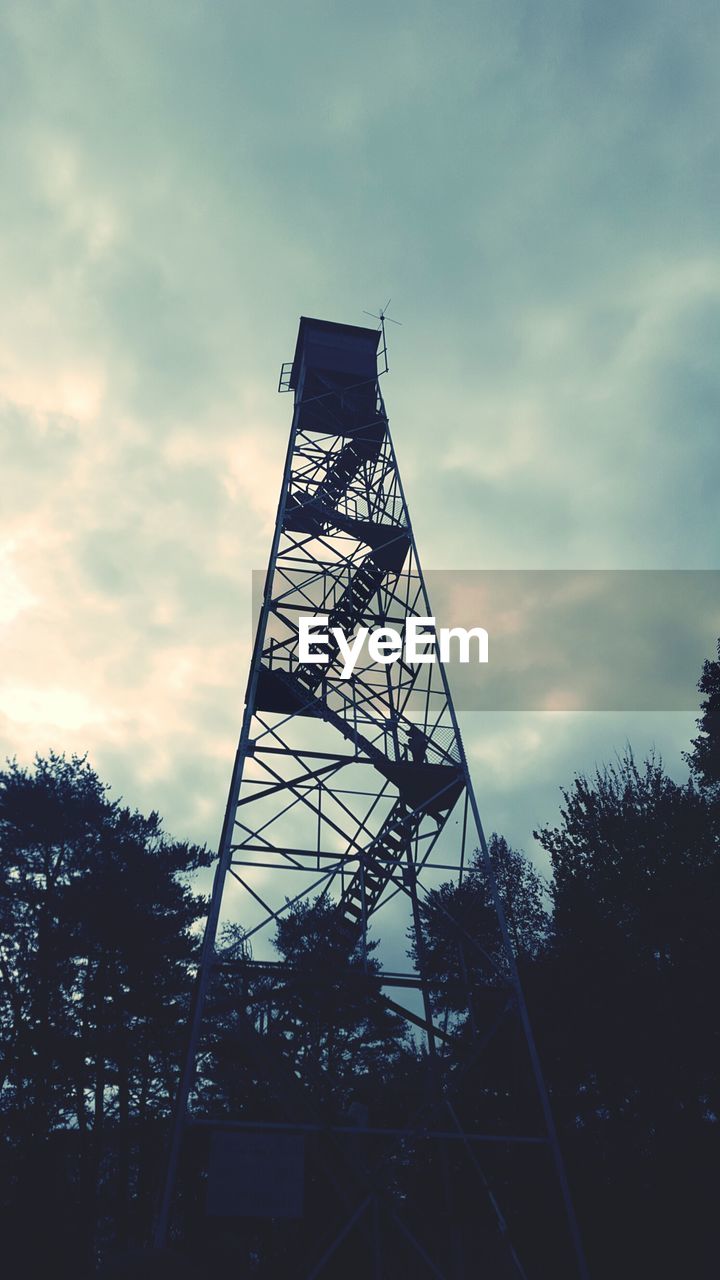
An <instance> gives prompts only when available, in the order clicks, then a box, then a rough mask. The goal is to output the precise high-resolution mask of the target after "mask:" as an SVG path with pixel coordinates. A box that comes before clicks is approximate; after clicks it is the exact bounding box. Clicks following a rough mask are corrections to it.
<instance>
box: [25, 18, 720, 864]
mask: <svg viewBox="0 0 720 1280" xmlns="http://www.w3.org/2000/svg"><path fill="white" fill-rule="evenodd" d="M719 27H720V11H719V10H718V7H717V4H716V3H709V2H708V3H705V2H704V0H689V2H687V0H674V2H673V3H665V4H658V3H657V0H647V3H638V2H636V0H622V2H619V0H618V2H616V0H602V3H600V0H585V2H584V3H583V2H582V0H545V2H544V3H538V0H527V3H520V2H519V0H492V2H491V3H484V2H483V0H473V2H472V3H470V2H468V3H444V4H440V3H422V2H421V3H417V2H415V3H402V2H399V3H398V2H396V3H393V4H388V3H387V0H386V2H385V3H383V4H379V3H375V2H374V0H369V2H368V3H365V4H364V5H356V4H353V5H351V4H349V3H348V4H343V3H335V4H331V3H327V2H324V3H317V2H313V0H306V3H304V4H297V3H290V0H287V2H286V3H280V4H278V3H273V2H272V0H269V2H268V3H267V4H265V5H258V4H256V3H253V4H250V3H248V2H245V0H235V2H234V3H222V2H221V0H213V3H207V2H205V3H193V2H192V0H165V2H163V0H153V3H151V4H150V3H147V2H146V0H143V2H142V3H140V2H134V0H122V2H121V0H109V2H105V3H102V2H100V3H93V2H92V0H83V2H82V3H80V2H74V0H67V2H66V0H58V2H55V3H53V2H50V3H43V2H41V0H33V2H32V3H28V2H27V0H23V2H22V3H13V2H12V0H5V3H4V4H3V5H2V9H1V10H0V96H1V98H2V111H1V112H0V142H1V146H2V167H1V170H0V184H1V188H0V280H1V282H2V287H1V288H0V424H1V425H0V467H1V475H2V487H1V489H0V621H1V622H2V639H1V641H0V750H1V751H2V752H3V753H4V754H12V753H17V755H18V757H19V758H20V759H23V760H25V759H29V758H30V757H31V756H32V754H33V752H34V751H35V750H41V751H44V750H46V749H47V748H48V747H50V746H54V747H55V748H57V749H58V750H66V751H72V750H75V751H80V752H84V751H86V750H87V751H88V752H89V753H90V757H91V760H92V762H93V763H94V764H95V766H96V767H97V768H98V770H99V772H100V773H101V775H102V776H103V777H104V778H105V779H106V780H107V781H108V782H109V783H110V784H111V785H112V787H113V789H114V791H115V792H116V793H122V794H123V795H124V797H125V799H126V800H127V801H128V802H129V803H131V804H133V805H138V806H140V807H142V808H145V809H147V808H151V807H157V808H159V809H160V811H161V812H162V813H163V814H164V816H165V819H166V823H167V826H168V827H169V828H170V830H171V831H172V832H173V833H175V834H176V835H178V836H192V837H195V838H199V839H202V840H207V841H208V842H210V843H212V844H214V843H215V841H216V838H217V834H218V831H219V827H220V821H221V817H222V811H223V807H224V800H225V792H226V789H227V784H228V780H229V774H230V769H231V764H232V757H233V752H234V748H235V741H236V737H237V734H238V731H239V726H240V719H241V713H242V698H243V693H244V688H245V678H246V666H247V661H248V655H249V645H250V593H251V576H250V575H251V570H252V569H253V568H258V567H261V566H262V565H263V564H264V563H265V561H266V558H267V553H268V549H269V543H270V537H271V531H272V521H273V517H274V510H275V505H276V501H277V493H278V487H279V483H280V477H281V468H282V462H283V456H284V449H285V444H286V439H287V432H288V429H289V425H290V414H291V404H290V398H289V397H279V396H277V395H276V393H275V392H276V385H277V376H278V370H279V366H280V364H281V362H282V361H283V360H286V359H289V358H290V356H291V355H292V351H293V348H294V343H295V336H296V331H297V321H298V317H299V315H300V314H308V315H317V316H322V317H325V318H327V319H332V320H340V321H345V322H349V323H353V324H358V323H359V324H362V323H366V322H367V320H366V318H365V317H364V316H363V309H365V308H367V309H369V310H375V309H376V308H377V306H378V305H379V304H381V303H383V302H384V301H385V300H386V299H387V298H388V297H390V296H391V297H392V299H393V304H392V308H391V312H392V314H395V315H396V316H397V318H398V319H399V320H401V321H402V324H403V327H402V328H393V329H392V332H391V340H392V350H391V365H392V368H391V372H390V374H389V375H388V377H387V378H386V379H385V381H384V392H385V396H386V400H387V406H388V411H389V414H390V419H391V427H392V430H393V436H394V440H395V445H396V448H397V451H398V456H399V461H400V464H401V467H402V471H403V477H404V481H405V486H406V490H407V496H408V501H409V503H410V508H411V513H412V516H413V519H414V523H415V530H416V535H417V538H418V543H419V548H420V553H421V558H422V560H423V563H424V565H425V567H427V568H434V569H444V568H450V567H452V568H467V569H476V568H517V569H528V568H533V569H539V568H663V569H667V568H715V567H717V566H718V562H719V557H718V522H717V488H718V474H719V464H720V433H719V432H718V424H717V410H718V390H719V388H718V382H719V379H720V372H719V365H718V358H717V352H718V345H719V342H718V340H719V338H720V258H718V239H719V236H720V217H719V216H718V211H719V209H720V199H719V196H720V190H719V187H720V181H719V174H720V164H719V159H720V157H719V156H718V133H719V132H720V101H719V99H720V81H719V73H718V68H719V67H720V41H719V39H718V36H719ZM708 656H710V655H709V654H708ZM693 718H694V717H693V715H692V714H686V713H676V714H674V715H669V714H665V715H662V716H661V715H640V714H634V715H632V716H631V715H623V714H622V713H615V714H612V715H611V714H609V713H606V714H602V715H595V716H586V715H578V714H549V713H533V714H532V715H531V714H522V713H513V714H512V715H509V714H508V715H502V716H501V715H500V714H499V713H493V714H488V715H485V716H481V715H478V714H473V715H469V714H468V715H466V716H465V717H464V718H463V726H464V729H465V734H466V739H467V743H468V747H469V749H470V751H471V757H472V763H473V769H474V775H475V779H476V783H477V789H478V792H479V796H480V800H481V805H482V808H483V811H484V813H485V815H486V819H487V825H488V827H489V828H491V829H492V828H501V829H503V830H505V832H506V833H507V834H508V835H509V836H510V837H511V838H512V839H514V840H515V841H517V842H518V843H524V844H525V846H526V847H530V835H529V833H530V831H531V830H532V827H533V826H534V825H537V824H539V823H543V822H546V821H548V820H549V819H552V817H553V815H554V814H555V813H556V811H557V802H558V787H559V785H560V784H562V783H567V782H568V781H569V780H570V778H571V776H572V772H573V770H574V769H575V768H576V767H577V768H592V767H593V765H594V763H595V762H596V761H598V762H599V761H601V760H602V759H604V758H608V757H610V756H611V755H612V753H613V751H614V750H615V749H622V748H623V746H624V743H625V741H626V740H627V739H630V741H632V743H633V744H634V745H635V747H636V749H637V751H638V753H640V754H642V753H643V752H644V751H645V750H646V749H647V748H648V746H649V745H650V744H651V743H652V742H655V743H656V745H657V746H658V747H659V748H660V749H661V750H662V751H663V753H664V755H665V757H666V760H667V764H668V767H669V768H670V769H671V771H672V772H674V773H675V774H677V776H682V774H683V764H682V760H681V755H680V753H681V750H682V748H683V747H684V746H686V745H687V741H688V738H689V736H690V734H691V731H692V727H693Z"/></svg>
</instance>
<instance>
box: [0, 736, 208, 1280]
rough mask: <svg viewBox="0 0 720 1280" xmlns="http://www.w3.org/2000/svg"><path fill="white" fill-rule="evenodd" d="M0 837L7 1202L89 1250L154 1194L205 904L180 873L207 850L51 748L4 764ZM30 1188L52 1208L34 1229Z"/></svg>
mask: <svg viewBox="0 0 720 1280" xmlns="http://www.w3.org/2000/svg"><path fill="white" fill-rule="evenodd" d="M0 853H1V865H0V1020H1V1021H2V1026H3V1031H4V1033H5V1034H4V1037H3V1039H4V1046H5V1047H4V1054H3V1082H4V1083H3V1089H2V1093H1V1094H0V1099H1V1105H2V1109H3V1112H4V1119H5V1131H6V1133H7V1135H8V1138H7V1142H8V1144H9V1145H8V1147H7V1148H6V1157H7V1158H8V1160H10V1159H11V1162H12V1165H13V1168H14V1169H15V1175H14V1179H11V1180H10V1185H6V1188H5V1194H4V1207H5V1212H6V1215H7V1218H8V1221H9V1222H10V1221H11V1222H12V1223H13V1224H14V1226H15V1228H16V1229H17V1231H18V1232H22V1231H23V1230H26V1231H27V1232H28V1236H27V1240H34V1244H35V1245H36V1246H37V1247H38V1248H47V1250H48V1251H49V1253H51V1254H55V1253H57V1241H56V1240H54V1239H53V1229H54V1230H56V1231H60V1230H61V1229H62V1227H63V1224H64V1223H68V1222H72V1226H73V1230H74V1231H75V1233H76V1235H77V1236H78V1240H79V1242H80V1244H83V1245H84V1248H85V1260H87V1259H89V1258H91V1257H92V1256H94V1252H95V1249H96V1247H99V1246H100V1245H102V1243H103V1241H104V1240H107V1239H108V1238H110V1237H113V1238H114V1239H115V1240H117V1241H119V1242H120V1243H123V1242H126V1241H127V1240H128V1239H129V1238H130V1236H131V1234H132V1230H133V1226H135V1228H136V1229H138V1226H139V1224H137V1223H135V1224H133V1221H132V1218H131V1197H132V1193H133V1191H135V1192H136V1193H138V1192H139V1193H141V1199H142V1198H143V1194H145V1199H146V1200H147V1195H146V1193H147V1184H148V1182H149V1181H150V1180H151V1179H152V1177H153V1174H154V1169H153V1162H154V1159H155V1152H154V1145H155V1129H156V1127H157V1122H158V1121H159V1120H161V1119H162V1118H163V1117H164V1116H165V1115H166V1113H167V1111H168V1108H169V1103H170V1098H171V1093H172V1089H173V1084H174V1078H175V1073H176V1070H177V1065H178V1063H177V1060H178V1054H179V1039H178V1037H179V1034H180V1027H181V1024H182V1021H183V1020H184V1015H185V1008H186V1001H187V995H188V987H189V983H190V968H191V965H192V963H193V960H194V956H195V949H196V940H195V935H194V933H193V931H192V930H193V926H194V924H195V923H196V921H197V920H198V918H199V917H200V916H201V915H202V913H203V911H204V904H203V901H202V899H200V898H198V897H197V896H196V895H195V893H194V892H193V890H192V888H191V887H190V884H189V883H188V881H187V877H188V876H189V875H190V874H192V873H194V872H195V871H196V870H197V869H198V868H199V867H201V866H204V865H207V863H208V861H209V856H208V854H207V852H206V851H205V850H204V849H201V848H199V847H198V846H194V845H190V844H187V843H182V842H177V841H173V840H170V839H168V838H167V837H166V836H165V835H164V834H163V831H162V825H161V822H160V819H159V817H158V815H157V814H156V813H151V814H150V815H149V816H148V817H144V816H143V815H141V814H140V813H137V812H133V811H131V810H130V809H128V808H127V807H124V806H122V805H121V804H120V802H119V801H115V800H111V799H109V797H108V795H107V787H106V786H105V785H104V784H103V783H102V782H101V781H100V779H99V778H98V776H97V774H96V773H95V772H94V770H93V769H92V768H91V766H90V765H89V764H88V762H87V760H86V759H85V758H84V757H77V756H73V757H71V758H70V759H69V760H68V759H66V758H65V756H62V755H56V754H54V753H51V754H50V755H49V756H47V757H46V758H42V757H36V760H35V763H34V767H33V768H32V769H27V768H24V767H21V766H20V765H18V764H17V763H16V762H14V761H13V762H10V763H9V764H8V766H7V768H6V769H5V770H4V771H3V772H2V773H0ZM13 1153H14V1154H13ZM60 1184H62V1195H61V1196H60V1195H59V1190H58V1188H59V1186H60ZM38 1196H40V1198H41V1199H43V1200H45V1201H46V1208H47V1205H55V1206H56V1207H57V1214H56V1217H55V1220H54V1223H53V1219H52V1218H50V1221H49V1223H48V1217H47V1213H46V1215H45V1221H46V1223H48V1225H49V1229H48V1231H47V1232H46V1233H37V1232H35V1233H34V1236H33V1233H32V1232H31V1231H30V1229H29V1224H28V1220H27V1219H26V1218H25V1217H24V1214H25V1212H27V1215H28V1219H29V1220H30V1221H31V1222H34V1221H35V1217H36V1213H37V1203H38ZM26 1243H27V1242H26ZM78 1247H79V1245H78ZM73 1265H74V1266H75V1267H78V1266H79V1265H80V1264H79V1262H78V1255H77V1254H76V1257H75V1259H74V1264H73Z"/></svg>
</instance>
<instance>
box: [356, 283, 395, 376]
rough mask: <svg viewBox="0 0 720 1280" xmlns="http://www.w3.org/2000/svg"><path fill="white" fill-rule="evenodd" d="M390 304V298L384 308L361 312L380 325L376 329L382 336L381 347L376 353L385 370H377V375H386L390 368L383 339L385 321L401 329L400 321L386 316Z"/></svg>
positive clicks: (385, 340)
mask: <svg viewBox="0 0 720 1280" xmlns="http://www.w3.org/2000/svg"><path fill="white" fill-rule="evenodd" d="M391 302H392V298H388V300H387V302H386V303H385V306H384V307H379V308H378V310H377V312H375V311H365V310H363V315H364V316H372V318H373V320H379V321H380V324H379V325H378V328H379V330H380V332H381V334H382V347H381V348H380V350H379V352H378V358H379V357H380V356H382V358H383V361H384V364H385V368H384V369H380V370H378V372H379V373H387V371H388V369H389V367H390V366H389V364H388V357H387V338H386V337H385V321H386V320H389V321H390V324H396V325H399V327H400V328H402V321H401V320H394V319H393V317H392V316H389V315H388V307H389V306H390V303H391Z"/></svg>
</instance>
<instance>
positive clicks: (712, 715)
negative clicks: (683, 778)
mask: <svg viewBox="0 0 720 1280" xmlns="http://www.w3.org/2000/svg"><path fill="white" fill-rule="evenodd" d="M698 689H699V691H700V693H704V694H705V700H704V701H703V702H702V703H701V704H700V705H701V709H702V715H701V717H700V719H699V720H698V729H699V730H700V732H699V734H698V736H697V738H694V739H693V743H692V746H693V750H692V751H691V752H689V753H688V755H687V757H686V759H687V761H688V764H689V765H690V768H691V770H692V773H693V776H694V777H695V778H696V779H697V781H698V783H699V784H700V786H701V787H706V788H708V789H709V790H711V791H712V793H713V794H715V795H717V794H718V793H720V640H718V648H717V658H716V659H715V661H710V660H709V659H708V661H707V662H705V663H704V665H703V670H702V675H701V677H700V679H699V681H698Z"/></svg>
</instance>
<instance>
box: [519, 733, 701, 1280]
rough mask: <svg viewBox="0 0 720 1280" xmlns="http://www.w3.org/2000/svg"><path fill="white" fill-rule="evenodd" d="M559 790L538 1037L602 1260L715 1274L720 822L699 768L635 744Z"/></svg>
mask: <svg viewBox="0 0 720 1280" xmlns="http://www.w3.org/2000/svg"><path fill="white" fill-rule="evenodd" d="M563 798H564V804H563V808H562V811H561V821H560V822H559V824H558V825H557V826H555V827H553V828H549V827H547V828H544V829H543V830H542V831H540V832H539V833H538V838H539V840H540V842H541V844H542V845H543V846H544V848H545V849H546V850H547V851H548V853H549V855H550V858H551V862H552V866H553V872H554V880H553V886H552V899H553V906H554V917H553V938H552V953H551V954H552V963H551V964H550V966H549V967H548V969H547V972H546V974H545V1004H544V1010H543V1018H542V1024H541V1037H540V1039H541V1046H540V1047H541V1051H542V1053H543V1059H544V1062H545V1065H546V1069H547V1070H548V1075H549V1080H550V1085H551V1087H552V1090H553V1096H554V1100H555V1106H556V1112H557V1113H558V1119H559V1121H560V1124H561V1128H563V1129H564V1132H565V1141H566V1145H567V1146H568V1147H569V1148H570V1149H571V1150H572V1149H573V1147H574V1149H575V1150H576V1151H578V1152H582V1156H580V1154H578V1156H577V1169H578V1175H577V1176H578V1177H579V1178H580V1179H581V1180H582V1183H583V1191H584V1198H585V1201H586V1204H587V1205H588V1206H590V1205H593V1206H595V1205H597V1206H598V1218H597V1220H596V1221H595V1223H594V1229H595V1236H594V1239H593V1234H592V1225H593V1224H591V1232H590V1240H591V1244H592V1245H593V1248H594V1250H595V1252H596V1267H597V1270H598V1273H600V1274H603V1273H604V1272H605V1271H606V1270H608V1269H611V1270H612V1272H613V1274H615V1275H622V1276H627V1277H630V1276H634V1275H637V1274H641V1273H642V1274H649V1273H651V1272H652V1274H657V1275H671V1274H672V1275H674V1274H680V1273H685V1274H690V1273H692V1274H697V1275H700V1274H705V1271H704V1270H703V1266H704V1265H705V1263H704V1261H703V1259H704V1260H705V1261H706V1260H707V1257H708V1252H707V1250H708V1236H707V1231H708V1222H709V1221H710V1217H709V1203H708V1189H707V1188H708V1181H709V1179H710V1168H711V1166H712V1163H713V1162H714V1161H716V1160H717V1157H718V1151H717V1128H718V1126H717V1116H718V1115H719V1114H720V1072H719V1071H718V1066H717V1064H718V1051H719V1050H720V1021H719V1019H718V1012H717V997H716V992H717V984H718V979H719V978H720V966H719V965H718V950H717V920H718V916H719V915H720V859H719V858H718V841H717V823H716V820H715V818H714V816H713V812H712V807H711V806H710V804H709V803H708V798H707V797H706V796H705V795H704V794H703V792H702V791H701V790H698V788H697V787H696V786H694V784H693V782H692V781H691V782H689V783H687V784H684V785H683V784H679V783H676V782H675V781H673V779H671V778H669V777H668V776H667V774H666V773H665V772H664V770H663V767H662V763H661V761H659V760H657V759H655V758H650V759H649V760H647V761H645V762H644V764H643V765H642V766H638V765H637V764H636V762H635V760H634V758H633V756H632V753H631V752H630V751H627V752H626V754H625V755H624V756H623V757H621V758H620V759H619V760H618V761H617V763H616V764H614V765H612V766H609V767H606V768H603V769H600V770H598V771H597V773H596V774H595V776H594V777H593V778H592V779H588V778H587V777H584V776H581V775H580V776H577V777H576V778H575V780H574V783H573V786H572V787H571V788H570V789H569V790H567V791H564V792H563ZM589 1212H590V1210H589V1209H588V1213H589ZM608 1220H612V1221H613V1223H614V1230H613V1237H614V1239H615V1240H617V1239H618V1238H623V1240H624V1249H623V1261H622V1266H620V1264H619V1263H618V1260H617V1252H616V1250H615V1249H614V1248H613V1246H612V1243H611V1241H609V1239H608V1234H607V1230H606V1223H607V1221H608ZM680 1224H682V1226H680ZM608 1248H610V1250H611V1252H609V1253H608V1252H606V1250H607V1249H608Z"/></svg>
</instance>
